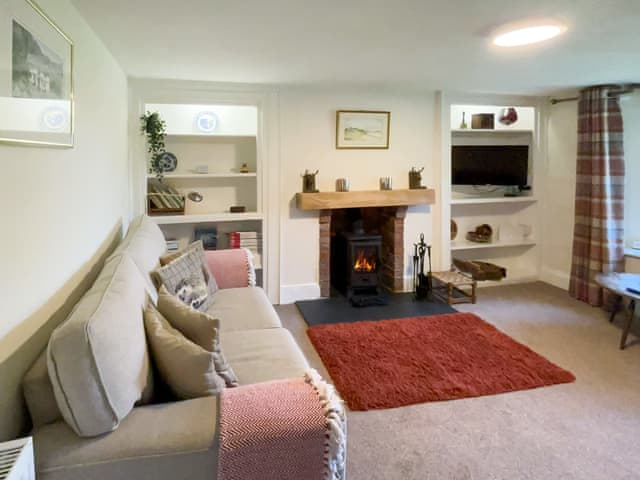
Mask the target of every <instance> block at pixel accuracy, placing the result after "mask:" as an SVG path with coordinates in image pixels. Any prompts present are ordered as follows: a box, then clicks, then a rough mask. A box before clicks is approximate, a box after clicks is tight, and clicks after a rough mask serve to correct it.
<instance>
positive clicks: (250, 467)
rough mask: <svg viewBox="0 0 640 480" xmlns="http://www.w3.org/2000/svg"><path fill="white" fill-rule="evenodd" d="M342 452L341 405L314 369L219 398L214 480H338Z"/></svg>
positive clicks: (230, 390) (228, 391)
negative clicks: (297, 375) (218, 426)
mask: <svg viewBox="0 0 640 480" xmlns="http://www.w3.org/2000/svg"><path fill="white" fill-rule="evenodd" d="M345 451H346V431H345V418H344V409H343V406H342V401H341V400H340V399H339V397H337V395H336V393H335V390H334V389H333V387H332V386H331V385H328V384H326V383H325V382H323V381H322V380H321V379H320V377H319V376H318V374H317V373H316V372H315V371H312V372H310V373H308V374H307V375H306V376H305V378H304V379H288V380H280V381H274V382H266V383H259V384H255V385H245V386H242V387H238V388H232V389H227V390H225V391H224V392H223V394H222V396H221V399H220V452H219V465H218V479H219V480H264V479H278V480H302V479H304V480H314V479H317V480H329V479H332V480H339V479H343V478H344V466H345Z"/></svg>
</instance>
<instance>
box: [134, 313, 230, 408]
mask: <svg viewBox="0 0 640 480" xmlns="http://www.w3.org/2000/svg"><path fill="white" fill-rule="evenodd" d="M144 325H145V328H146V331H147V338H148V340H149V346H150V347H151V352H152V353H153V360H154V363H155V365H156V367H157V368H158V371H159V372H160V376H161V377H162V379H163V380H164V382H165V383H166V384H167V385H168V386H169V388H170V389H171V390H172V391H173V393H174V394H175V395H176V396H177V397H178V398H182V399H186V398H197V397H206V396H208V395H217V394H219V393H220V392H221V391H222V389H223V388H224V385H225V383H224V380H223V379H222V378H221V377H220V376H219V375H218V374H217V373H216V368H215V364H214V361H213V360H214V359H213V357H214V355H213V353H211V352H208V351H207V350H205V349H204V348H202V347H201V346H200V345H197V344H195V343H193V342H192V341H191V340H189V339H188V338H186V337H185V336H184V335H183V334H182V333H180V332H179V331H178V330H176V329H175V328H173V327H172V326H171V325H170V324H169V322H168V321H167V320H166V319H165V318H164V316H163V315H162V314H161V313H160V312H158V310H156V308H155V307H154V306H153V305H152V304H149V305H147V308H146V309H145V311H144Z"/></svg>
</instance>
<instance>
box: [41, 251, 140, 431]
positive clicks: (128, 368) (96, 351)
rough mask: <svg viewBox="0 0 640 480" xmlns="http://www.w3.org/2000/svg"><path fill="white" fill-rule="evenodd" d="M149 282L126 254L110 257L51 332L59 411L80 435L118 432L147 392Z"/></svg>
mask: <svg viewBox="0 0 640 480" xmlns="http://www.w3.org/2000/svg"><path fill="white" fill-rule="evenodd" d="M146 298H147V295H146V284H145V281H144V279H143V278H142V275H141V274H140V271H139V270H138V268H137V267H136V265H135V264H134V263H133V260H131V258H129V256H127V255H126V254H121V255H119V256H116V257H113V258H111V259H110V260H109V261H107V263H106V264H105V266H104V268H103V270H102V272H101V273H100V275H99V276H98V278H97V279H96V281H95V283H94V285H93V286H92V287H91V289H89V291H87V293H86V294H85V295H84V296H83V297H82V298H81V299H80V301H79V302H78V303H77V305H76V306H75V308H74V310H73V311H72V312H71V314H70V316H69V318H67V320H65V321H64V322H63V323H62V324H61V325H59V326H58V327H57V328H56V329H55V330H54V332H53V334H52V335H51V338H50V340H49V345H48V347H47V367H48V370H49V377H50V378H51V384H52V386H53V391H54V394H55V397H56V401H57V402H58V406H59V408H60V412H61V413H62V416H63V417H64V419H65V421H66V422H67V423H68V424H69V426H70V427H71V428H72V429H73V430H74V431H75V432H76V433H77V434H78V435H79V436H81V437H90V436H94V435H100V434H103V433H107V432H110V431H112V430H114V429H115V428H116V427H117V426H118V424H119V423H120V421H121V420H122V419H123V418H124V417H126V416H127V414H128V413H129V412H130V411H131V409H132V408H133V406H134V404H135V403H136V402H137V401H138V400H139V399H141V398H142V397H143V396H145V393H146V392H148V391H149V387H150V379H151V375H150V374H151V369H150V364H149V355H148V352H147V343H146V340H145V332H144V323H143V318H142V312H143V309H144V305H145V303H146Z"/></svg>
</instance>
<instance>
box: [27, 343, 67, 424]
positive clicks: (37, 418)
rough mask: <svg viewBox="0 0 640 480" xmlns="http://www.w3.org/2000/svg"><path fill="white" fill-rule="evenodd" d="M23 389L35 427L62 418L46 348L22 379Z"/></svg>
mask: <svg viewBox="0 0 640 480" xmlns="http://www.w3.org/2000/svg"><path fill="white" fill-rule="evenodd" d="M22 391H23V393H24V399H25V402H26V403H27V408H28V409H29V414H30V415H31V423H33V427H34V428H36V429H37V428H39V427H41V426H43V425H46V424H47V423H51V422H55V421H56V420H61V419H62V414H61V413H60V409H59V408H58V403H57V402H56V397H55V395H54V393H53V386H52V385H51V379H50V378H49V371H48V370H47V352H46V350H43V352H42V353H41V354H40V356H39V357H38V359H37V360H36V361H35V362H34V363H33V365H31V368H29V370H28V371H27V373H26V375H25V376H24V378H23V379H22Z"/></svg>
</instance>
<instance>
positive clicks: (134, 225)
mask: <svg viewBox="0 0 640 480" xmlns="http://www.w3.org/2000/svg"><path fill="white" fill-rule="evenodd" d="M166 250H167V243H166V241H165V239H164V235H163V234H162V231H161V230H160V228H159V227H158V225H156V223H155V222H154V221H153V220H151V219H150V218H149V217H148V216H147V215H140V216H139V217H137V218H136V219H134V220H133V221H132V222H131V224H130V225H129V230H128V231H127V235H126V236H125V237H124V239H123V240H122V242H121V243H120V245H118V248H116V249H115V251H114V252H113V253H112V254H111V256H110V257H109V259H111V258H113V257H116V256H119V255H122V254H123V253H126V254H128V255H129V256H130V257H131V259H132V260H133V262H134V263H135V264H136V266H137V267H138V269H139V270H140V273H141V274H142V276H143V277H144V280H145V283H146V287H147V291H148V292H149V295H150V296H151V298H152V299H153V301H154V303H155V302H156V301H157V292H156V288H155V285H154V283H153V280H152V277H151V275H152V272H153V271H154V270H155V269H156V268H157V267H158V265H159V264H160V261H159V259H160V256H161V255H163V254H164V253H165V252H166Z"/></svg>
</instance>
